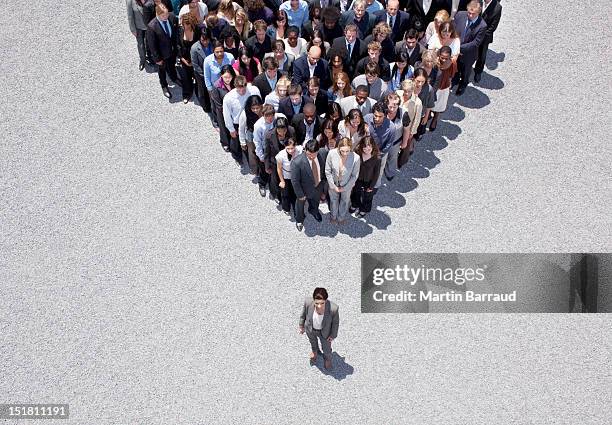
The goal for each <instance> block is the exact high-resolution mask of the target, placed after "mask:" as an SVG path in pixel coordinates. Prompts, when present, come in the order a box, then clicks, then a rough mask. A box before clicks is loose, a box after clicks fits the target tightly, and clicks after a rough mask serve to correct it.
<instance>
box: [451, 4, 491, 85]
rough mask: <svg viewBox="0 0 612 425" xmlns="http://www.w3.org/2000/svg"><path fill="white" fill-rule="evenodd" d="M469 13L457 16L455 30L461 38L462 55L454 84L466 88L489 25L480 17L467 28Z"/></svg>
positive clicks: (458, 13)
mask: <svg viewBox="0 0 612 425" xmlns="http://www.w3.org/2000/svg"><path fill="white" fill-rule="evenodd" d="M467 23H468V17H467V12H464V11H461V12H457V14H456V15H455V29H456V30H457V32H458V33H459V36H460V37H461V54H460V55H459V61H458V66H459V70H458V72H457V74H455V78H454V82H455V83H458V84H459V87H464V88H465V87H466V86H467V85H468V83H469V82H470V76H471V75H472V65H474V62H476V59H477V58H478V47H479V46H480V44H481V43H482V41H483V40H484V37H485V34H486V32H487V24H486V22H485V21H484V19H482V18H481V17H480V16H479V17H477V18H476V20H475V22H474V23H472V24H471V25H469V26H467V27H466V25H467Z"/></svg>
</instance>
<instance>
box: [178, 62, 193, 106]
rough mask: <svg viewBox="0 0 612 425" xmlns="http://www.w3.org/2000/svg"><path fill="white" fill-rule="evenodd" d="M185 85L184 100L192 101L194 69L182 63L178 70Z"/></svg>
mask: <svg viewBox="0 0 612 425" xmlns="http://www.w3.org/2000/svg"><path fill="white" fill-rule="evenodd" d="M178 71H179V74H180V76H181V83H182V84H183V99H191V96H192V95H193V87H194V84H193V67H192V66H187V65H185V64H184V63H181V66H180V68H179V69H178Z"/></svg>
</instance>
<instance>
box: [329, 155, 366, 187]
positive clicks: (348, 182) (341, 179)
mask: <svg viewBox="0 0 612 425" xmlns="http://www.w3.org/2000/svg"><path fill="white" fill-rule="evenodd" d="M360 162H361V158H359V155H357V154H356V153H355V152H350V153H349V154H348V157H347V159H346V164H345V167H346V171H347V173H346V174H343V175H342V176H340V174H339V171H340V153H339V152H338V148H336V149H332V150H331V151H330V152H329V154H328V155H327V161H325V177H326V179H327V184H328V185H329V188H330V189H331V190H334V189H336V187H341V188H345V190H346V192H350V191H351V190H352V189H353V186H354V185H355V182H356V181H357V177H358V176H359V164H360Z"/></svg>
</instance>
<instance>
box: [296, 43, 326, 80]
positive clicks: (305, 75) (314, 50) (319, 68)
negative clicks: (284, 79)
mask: <svg viewBox="0 0 612 425" xmlns="http://www.w3.org/2000/svg"><path fill="white" fill-rule="evenodd" d="M310 67H314V72H313V74H312V75H310ZM312 76H314V77H319V81H320V82H321V88H322V89H323V90H327V89H328V88H329V86H330V85H331V81H330V77H329V65H328V63H327V61H326V60H325V59H322V58H321V48H320V47H318V46H312V47H311V48H310V49H309V50H308V54H307V55H305V56H300V57H299V58H297V59H296V60H295V62H293V77H292V80H291V82H292V83H293V84H299V85H301V86H302V90H304V91H305V90H307V88H308V80H309V79H310V77H312Z"/></svg>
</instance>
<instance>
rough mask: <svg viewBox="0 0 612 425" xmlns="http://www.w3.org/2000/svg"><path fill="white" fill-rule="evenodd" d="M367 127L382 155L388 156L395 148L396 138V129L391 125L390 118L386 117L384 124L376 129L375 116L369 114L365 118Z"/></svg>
mask: <svg viewBox="0 0 612 425" xmlns="http://www.w3.org/2000/svg"><path fill="white" fill-rule="evenodd" d="M363 120H364V121H365V123H366V125H367V126H368V128H369V130H370V136H372V138H373V139H374V141H375V142H376V144H377V145H378V149H380V153H381V154H386V153H387V152H389V149H391V146H393V142H395V140H393V139H394V138H395V127H394V126H392V125H391V121H390V120H389V118H387V117H385V120H384V121H383V123H382V124H381V125H380V126H378V127H376V126H375V125H374V114H367V115H366V116H365V117H363Z"/></svg>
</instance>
